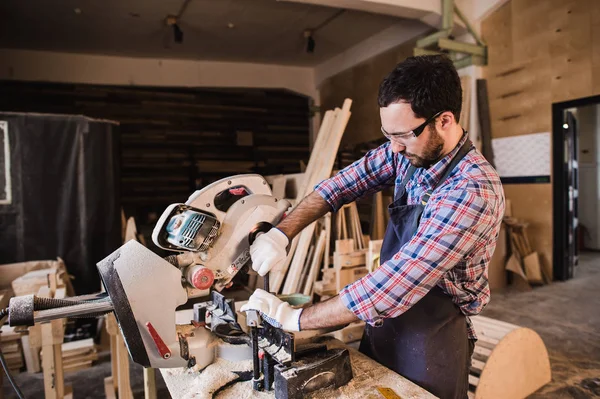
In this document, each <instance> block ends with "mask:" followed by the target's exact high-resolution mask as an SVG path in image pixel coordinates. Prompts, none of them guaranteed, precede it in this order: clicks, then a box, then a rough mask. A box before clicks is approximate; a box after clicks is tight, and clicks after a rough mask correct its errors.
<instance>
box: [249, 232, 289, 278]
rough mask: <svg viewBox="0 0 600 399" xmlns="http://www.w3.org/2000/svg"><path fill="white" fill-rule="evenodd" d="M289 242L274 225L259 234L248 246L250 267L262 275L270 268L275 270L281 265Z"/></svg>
mask: <svg viewBox="0 0 600 399" xmlns="http://www.w3.org/2000/svg"><path fill="white" fill-rule="evenodd" d="M289 242H290V240H289V239H288V238H287V236H286V235H285V234H283V233H282V232H281V230H279V229H277V228H275V227H273V228H272V229H271V230H269V231H268V232H266V233H264V234H261V235H259V236H258V237H257V238H256V240H254V242H253V243H252V245H251V246H250V257H251V258H252V269H254V271H256V272H257V273H258V274H260V275H261V276H264V275H265V274H267V273H268V272H269V271H270V270H271V269H275V270H277V269H278V268H280V267H281V266H283V264H284V263H285V259H286V257H287V252H286V247H287V246H288V244H289Z"/></svg>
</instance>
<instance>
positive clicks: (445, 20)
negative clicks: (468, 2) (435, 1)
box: [442, 0, 454, 31]
mask: <svg viewBox="0 0 600 399" xmlns="http://www.w3.org/2000/svg"><path fill="white" fill-rule="evenodd" d="M453 11H454V0H442V29H444V30H450V31H451V30H452V28H453V27H454V12H453Z"/></svg>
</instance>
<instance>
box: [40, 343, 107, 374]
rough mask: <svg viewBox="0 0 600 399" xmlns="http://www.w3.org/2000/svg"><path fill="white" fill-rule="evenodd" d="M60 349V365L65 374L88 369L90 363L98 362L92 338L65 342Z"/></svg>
mask: <svg viewBox="0 0 600 399" xmlns="http://www.w3.org/2000/svg"><path fill="white" fill-rule="evenodd" d="M61 348H62V365H63V370H64V372H65V373H68V372H70V371H79V370H84V369H87V368H90V367H92V362H93V361H95V360H98V351H97V350H96V347H95V346H94V340H93V339H92V338H88V339H83V340H80V341H72V342H65V343H63V344H62V345H61ZM42 358H43V356H42Z"/></svg>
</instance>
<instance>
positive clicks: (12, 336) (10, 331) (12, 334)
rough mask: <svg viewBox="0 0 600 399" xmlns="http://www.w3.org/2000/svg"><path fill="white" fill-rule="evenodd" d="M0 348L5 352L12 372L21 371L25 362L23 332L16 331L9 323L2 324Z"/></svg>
mask: <svg viewBox="0 0 600 399" xmlns="http://www.w3.org/2000/svg"><path fill="white" fill-rule="evenodd" d="M0 349H2V353H3V354H4V358H5V359H6V363H8V368H9V369H10V371H11V373H13V374H14V373H18V372H20V371H21V369H22V368H23V366H24V365H25V362H24V361H23V347H22V346H21V334H20V333H18V332H16V331H15V329H14V327H9V326H8V325H3V326H2V333H1V334H0Z"/></svg>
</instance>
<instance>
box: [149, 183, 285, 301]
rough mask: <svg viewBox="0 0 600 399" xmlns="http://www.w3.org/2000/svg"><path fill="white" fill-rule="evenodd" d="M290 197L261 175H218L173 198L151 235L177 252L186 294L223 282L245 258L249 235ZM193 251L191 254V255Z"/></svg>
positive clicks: (279, 211) (198, 293)
mask: <svg viewBox="0 0 600 399" xmlns="http://www.w3.org/2000/svg"><path fill="white" fill-rule="evenodd" d="M289 207H290V203H289V201H287V200H284V199H278V198H275V197H273V196H272V193H271V188H270V187H269V185H268V183H267V181H266V180H265V179H264V178H263V177H262V176H260V175H256V174H247V175H237V176H232V177H228V178H225V179H221V180H219V181H217V182H215V183H212V184H210V185H208V186H207V187H205V188H204V189H202V190H198V191H196V192H195V193H194V194H192V195H191V196H190V197H189V198H188V201H187V202H186V203H185V204H172V205H170V206H169V207H168V208H167V209H166V210H165V212H163V214H162V216H161V217H160V219H159V221H158V223H157V224H156V227H155V228H154V231H153V234H152V239H153V241H154V243H155V244H156V245H157V246H159V247H160V248H163V249H166V250H171V251H178V252H182V253H181V254H180V255H178V256H177V264H178V266H179V267H180V269H181V270H182V273H183V275H184V276H185V278H186V281H187V282H188V287H187V292H188V296H189V297H198V296H204V295H208V293H209V290H210V288H211V287H212V286H214V288H215V289H216V290H218V291H221V290H222V289H223V288H225V287H227V286H228V284H230V282H231V280H232V279H233V277H234V276H235V275H236V274H237V272H238V271H239V270H240V269H241V268H242V267H243V266H244V265H245V264H246V263H247V262H248V261H249V260H250V251H249V249H250V243H249V241H248V235H249V233H250V232H252V231H253V230H255V229H256V228H257V226H260V225H261V224H262V223H265V222H266V223H271V224H276V223H277V222H278V221H279V220H281V218H282V217H283V215H284V214H285V212H286V211H287V210H288V209H289ZM192 254H193V255H192Z"/></svg>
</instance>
